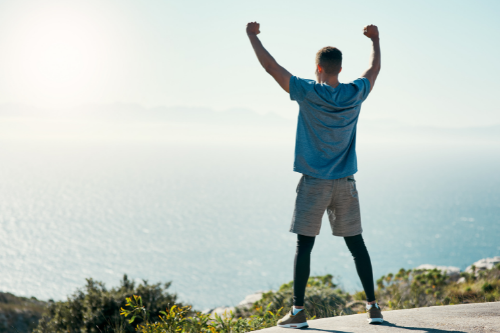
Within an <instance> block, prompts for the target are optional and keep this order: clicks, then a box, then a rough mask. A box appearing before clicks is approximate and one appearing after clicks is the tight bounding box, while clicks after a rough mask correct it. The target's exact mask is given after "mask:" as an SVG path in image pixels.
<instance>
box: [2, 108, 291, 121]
mask: <svg viewBox="0 0 500 333" xmlns="http://www.w3.org/2000/svg"><path fill="white" fill-rule="evenodd" d="M2 118H10V119H12V118H36V119H46V120H50V119H52V120H55V119H59V120H87V121H92V120H95V121H111V122H114V123H116V122H118V123H120V122H134V123H137V122H140V123H170V122H174V123H196V124H221V125H227V124H233V125H241V126H248V125H254V124H255V125H257V124H259V125H270V126H287V125H292V124H293V123H294V122H293V121H292V120H290V119H286V118H283V117H280V116H278V115H277V114H274V113H267V114H264V115H261V114H259V113H257V112H254V111H251V110H248V109H236V108H235V109H229V110H226V111H222V112H217V111H213V110H211V109H208V108H197V107H154V108H144V107H141V106H138V105H134V104H111V105H86V106H81V107H78V108H72V109H69V110H65V111H51V110H42V109H36V108H32V107H26V106H17V105H1V106H0V119H2Z"/></svg>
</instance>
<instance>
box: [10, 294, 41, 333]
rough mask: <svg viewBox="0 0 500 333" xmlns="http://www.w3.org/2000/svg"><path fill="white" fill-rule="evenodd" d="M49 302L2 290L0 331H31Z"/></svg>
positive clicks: (20, 332)
mask: <svg viewBox="0 0 500 333" xmlns="http://www.w3.org/2000/svg"><path fill="white" fill-rule="evenodd" d="M46 306H47V302H43V301H39V300H37V299H36V298H25V297H17V296H14V295H12V294H10V293H2V292H0V333H4V332H9V333H10V332H16V333H17V332H19V333H25V332H31V331H32V330H33V328H35V327H36V326H37V324H38V320H40V318H41V317H42V314H43V312H44V311H45V309H46Z"/></svg>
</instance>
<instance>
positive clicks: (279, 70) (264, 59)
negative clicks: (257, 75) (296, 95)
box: [247, 22, 292, 93]
mask: <svg viewBox="0 0 500 333" xmlns="http://www.w3.org/2000/svg"><path fill="white" fill-rule="evenodd" d="M259 27H260V25H259V23H257V22H250V23H248V24H247V35H248V38H249V39H250V43H252V47H253V50H254V51H255V54H256V55H257V58H258V59H259V62H260V64H261V65H262V67H264V69H265V70H266V72H268V73H269V74H271V76H272V77H273V78H274V79H275V80H276V82H278V83H279V85H280V86H281V88H283V89H284V90H285V91H286V92H287V93H289V92H290V78H291V77H292V74H290V73H289V72H288V71H287V70H286V69H284V68H283V67H281V66H280V65H279V64H278V63H277V62H276V60H274V58H273V57H272V56H271V54H269V52H267V50H266V49H265V48H264V46H263V45H262V43H261V42H260V40H259V37H257V35H258V34H259V33H260V30H259Z"/></svg>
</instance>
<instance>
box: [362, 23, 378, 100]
mask: <svg viewBox="0 0 500 333" xmlns="http://www.w3.org/2000/svg"><path fill="white" fill-rule="evenodd" d="M363 34H364V35H365V36H366V37H368V38H370V39H371V40H372V43H373V51H372V55H371V58H370V68H368V69H367V70H366V71H365V72H364V73H363V75H361V77H365V78H367V79H368V81H370V91H371V90H372V89H373V86H374V85H375V80H376V79H377V76H378V73H379V72H380V39H379V35H378V28H377V26H375V25H373V24H370V25H367V26H366V27H364V29H363Z"/></svg>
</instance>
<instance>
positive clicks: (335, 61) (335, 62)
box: [316, 46, 342, 75]
mask: <svg viewBox="0 0 500 333" xmlns="http://www.w3.org/2000/svg"><path fill="white" fill-rule="evenodd" d="M316 64H317V65H320V66H321V67H322V68H323V69H324V70H325V73H326V74H329V75H337V74H338V73H340V68H341V67H342V52H340V50H339V49H338V48H336V47H333V46H325V47H324V48H322V49H321V50H319V51H318V53H316Z"/></svg>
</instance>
